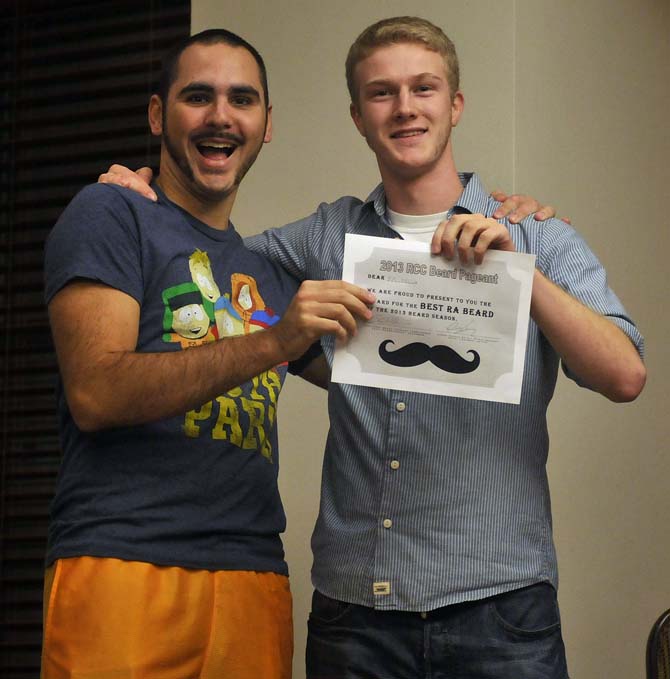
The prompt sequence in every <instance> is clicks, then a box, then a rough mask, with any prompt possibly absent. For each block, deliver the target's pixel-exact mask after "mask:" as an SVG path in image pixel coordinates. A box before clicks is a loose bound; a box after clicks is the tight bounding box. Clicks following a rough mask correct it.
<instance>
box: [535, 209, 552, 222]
mask: <svg viewBox="0 0 670 679" xmlns="http://www.w3.org/2000/svg"><path fill="white" fill-rule="evenodd" d="M555 216H556V208H555V207H553V206H552V205H543V206H542V207H541V208H540V209H539V210H538V211H537V212H536V213H535V214H534V215H533V217H535V219H537V220H538V221H539V222H543V221H544V220H545V219H550V218H551V217H555Z"/></svg>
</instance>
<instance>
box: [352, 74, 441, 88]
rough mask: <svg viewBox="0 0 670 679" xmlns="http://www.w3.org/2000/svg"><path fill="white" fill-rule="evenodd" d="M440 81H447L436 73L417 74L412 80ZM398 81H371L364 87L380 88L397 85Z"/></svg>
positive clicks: (385, 79) (382, 79)
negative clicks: (381, 86)
mask: <svg viewBox="0 0 670 679" xmlns="http://www.w3.org/2000/svg"><path fill="white" fill-rule="evenodd" d="M426 79H428V80H440V81H443V80H445V79H444V78H442V77H440V76H439V75H436V74H435V73H430V72H429V71H427V72H426V73H417V74H416V75H414V76H412V78H411V80H413V81H415V80H426ZM395 84H396V81H395V80H394V79H393V78H379V79H377V80H370V81H369V82H366V83H365V84H364V85H363V87H379V86H380V85H384V86H389V85H395Z"/></svg>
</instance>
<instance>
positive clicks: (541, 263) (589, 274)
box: [537, 219, 644, 381]
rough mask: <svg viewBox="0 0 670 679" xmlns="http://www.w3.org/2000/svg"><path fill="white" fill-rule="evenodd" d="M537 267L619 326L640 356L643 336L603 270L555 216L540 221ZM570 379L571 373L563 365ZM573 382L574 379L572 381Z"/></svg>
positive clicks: (578, 238)
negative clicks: (539, 245) (540, 237)
mask: <svg viewBox="0 0 670 679" xmlns="http://www.w3.org/2000/svg"><path fill="white" fill-rule="evenodd" d="M542 228H543V229H544V231H543V237H542V242H541V250H540V252H539V253H538V258H537V266H538V268H539V269H540V271H542V273H544V274H545V275H546V276H547V277H548V278H549V279H550V280H552V281H553V282H554V283H556V284H557V285H559V286H560V287H561V288H563V289H564V290H566V291H567V292H569V293H570V294H571V295H572V296H573V297H575V298H576V299H578V300H579V301H581V302H582V303H583V304H584V305H586V306H587V307H589V308H591V309H593V310H594V311H596V312H597V313H599V314H601V315H603V316H606V317H607V318H609V320H610V321H611V322H612V323H614V324H615V325H616V326H617V327H619V328H620V329H621V330H622V331H623V332H624V333H625V334H626V335H627V336H628V337H629V338H630V340H631V342H632V343H633V344H634V345H635V348H636V349H637V351H638V354H639V355H640V357H644V339H643V337H642V334H641V333H640V331H639V330H638V328H637V326H636V325H635V323H634V322H633V320H632V319H631V318H630V316H629V315H628V313H627V312H626V310H625V309H624V307H623V304H622V303H621V301H620V300H619V298H618V297H617V296H616V295H615V294H614V292H613V291H612V289H611V288H610V287H609V284H608V282H607V272H606V271H605V268H604V267H603V265H602V264H601V263H600V261H599V260H598V258H597V257H596V256H595V254H594V253H593V252H592V251H591V249H590V248H589V246H588V245H587V244H586V242H585V241H584V239H583V238H582V237H581V236H580V235H579V234H578V233H577V232H576V231H575V229H573V228H572V227H571V226H570V225H568V224H566V223H565V222H562V221H560V220H557V219H551V220H548V221H546V222H543V227H542ZM563 371H564V372H565V373H566V375H568V377H570V378H571V379H575V376H574V375H573V374H571V373H570V371H569V370H567V369H566V367H565V365H563ZM576 381H577V380H576Z"/></svg>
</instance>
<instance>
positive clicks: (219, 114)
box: [206, 97, 232, 128]
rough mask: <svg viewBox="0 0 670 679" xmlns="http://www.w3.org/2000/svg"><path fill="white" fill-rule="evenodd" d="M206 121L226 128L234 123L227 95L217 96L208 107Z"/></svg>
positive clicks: (214, 125)
mask: <svg viewBox="0 0 670 679" xmlns="http://www.w3.org/2000/svg"><path fill="white" fill-rule="evenodd" d="M206 123H207V124H208V125H211V126H212V127H219V128H226V127H230V126H231V125H232V110H231V106H230V105H229V102H228V100H227V99H226V98H225V97H221V98H217V99H214V100H213V101H212V103H211V104H210V105H209V107H208V108H207V116H206Z"/></svg>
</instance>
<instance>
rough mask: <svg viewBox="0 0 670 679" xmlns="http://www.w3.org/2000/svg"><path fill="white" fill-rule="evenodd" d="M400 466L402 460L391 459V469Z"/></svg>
mask: <svg viewBox="0 0 670 679" xmlns="http://www.w3.org/2000/svg"><path fill="white" fill-rule="evenodd" d="M399 467H400V462H398V460H391V469H398V468H399Z"/></svg>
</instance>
